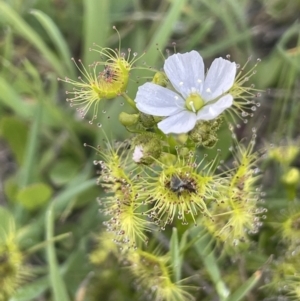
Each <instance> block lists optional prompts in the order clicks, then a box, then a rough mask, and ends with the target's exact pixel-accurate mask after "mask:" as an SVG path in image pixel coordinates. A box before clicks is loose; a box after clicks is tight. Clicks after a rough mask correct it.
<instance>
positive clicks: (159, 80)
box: [152, 71, 168, 87]
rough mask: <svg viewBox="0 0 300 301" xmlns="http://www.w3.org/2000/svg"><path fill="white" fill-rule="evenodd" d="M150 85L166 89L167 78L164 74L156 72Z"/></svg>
mask: <svg viewBox="0 0 300 301" xmlns="http://www.w3.org/2000/svg"><path fill="white" fill-rule="evenodd" d="M152 83H153V84H156V85H159V86H162V87H166V86H167V85H168V78H167V76H166V74H165V73H164V72H160V71H159V72H156V73H155V75H154V76H153V79H152Z"/></svg>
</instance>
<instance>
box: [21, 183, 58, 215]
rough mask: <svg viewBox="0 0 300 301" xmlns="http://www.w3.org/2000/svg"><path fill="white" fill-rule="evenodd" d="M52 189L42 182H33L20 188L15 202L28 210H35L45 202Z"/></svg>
mask: <svg viewBox="0 0 300 301" xmlns="http://www.w3.org/2000/svg"><path fill="white" fill-rule="evenodd" d="M52 193H53V191H52V188H51V187H50V186H48V185H46V184H44V183H35V184H31V185H29V186H27V187H24V188H22V189H21V190H20V191H19V192H18V194H17V202H18V203H20V204H22V205H23V206H24V207H25V208H27V209H28V210H36V209H38V208H40V207H42V206H43V205H44V204H46V203H47V202H48V201H49V199H50V197H51V195H52Z"/></svg>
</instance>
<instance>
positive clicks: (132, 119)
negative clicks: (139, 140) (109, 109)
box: [119, 112, 139, 126]
mask: <svg viewBox="0 0 300 301" xmlns="http://www.w3.org/2000/svg"><path fill="white" fill-rule="evenodd" d="M119 120H120V122H121V124H123V125H124V126H131V125H134V124H136V123H137V122H138V120H139V115H138V114H128V113H125V112H121V113H120V115H119Z"/></svg>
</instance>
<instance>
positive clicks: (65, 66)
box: [0, 0, 300, 301]
mask: <svg viewBox="0 0 300 301" xmlns="http://www.w3.org/2000/svg"><path fill="white" fill-rule="evenodd" d="M299 15H300V1H299V0H290V1H286V0H256V1H254V0H222V1H218V0H189V1H188V0H169V1H168V0H151V1H150V0H149V1H146V0H144V1H143V0H121V1H119V0H69V1H67V0H10V1H9V0H6V1H4V0H0V166H1V168H0V178H1V186H0V205H1V210H2V211H3V212H2V211H1V212H2V213H1V214H3V216H6V217H8V218H9V219H10V221H13V223H14V224H15V225H16V229H17V230H16V232H17V237H18V245H19V247H20V248H21V250H22V251H23V252H25V253H26V256H27V257H26V262H27V265H28V266H29V267H30V271H31V272H30V274H31V276H30V277H31V280H30V281H28V283H26V285H24V286H23V289H21V290H20V291H18V294H17V295H16V296H15V297H13V298H12V299H11V301H12V300H14V301H17V300H18V301H21V300H22V301H25V300H55V301H65V300H76V301H80V300H83V299H80V296H79V295H78V294H79V293H78V292H79V288H80V284H82V281H83V280H84V279H86V277H87V275H89V272H90V271H92V270H94V268H93V267H92V265H91V263H89V259H88V253H89V250H91V237H92V235H93V233H97V231H99V229H101V224H102V217H101V216H100V214H99V213H98V207H99V206H98V204H97V202H96V201H95V200H96V197H97V196H99V195H100V194H101V193H102V192H101V189H100V188H99V187H97V186H96V181H95V178H96V169H95V168H94V166H93V160H94V158H95V156H96V154H95V151H94V150H93V149H91V148H88V147H83V144H84V143H87V144H89V145H92V146H97V145H98V144H101V143H102V141H103V139H105V136H104V134H103V131H102V129H99V127H97V124H96V123H97V122H99V123H101V125H102V128H103V129H104V131H105V132H106V134H107V136H108V137H109V138H111V139H117V140H124V139H126V137H128V134H127V133H126V131H125V130H124V128H123V127H122V126H121V125H119V122H118V114H119V113H120V112H121V111H122V110H125V111H127V112H129V111H130V108H129V107H127V106H126V105H125V106H123V100H122V99H116V100H109V101H105V100H104V101H102V102H101V105H100V108H99V110H100V113H99V116H98V121H97V122H95V123H94V124H92V125H91V124H89V123H88V120H89V118H88V117H87V118H86V119H84V120H82V119H81V118H80V117H79V115H77V113H76V110H74V109H73V108H70V107H69V105H68V103H67V102H66V101H65V98H66V95H65V91H66V90H67V89H70V87H68V86H67V85H64V84H63V83H62V82H58V81H57V78H58V77H60V78H64V77H65V76H67V77H70V78H73V79H75V78H76V77H77V76H78V70H77V69H76V68H75V66H74V64H73V63H72V61H71V57H74V58H75V59H79V58H81V59H83V61H84V63H85V65H88V64H91V63H92V62H93V61H95V60H97V59H98V57H97V55H96V54H95V53H94V52H91V51H89V48H90V47H91V46H92V44H93V43H96V44H98V45H101V46H104V47H112V48H114V47H118V36H117V34H116V32H115V31H114V30H113V29H112V26H116V27H117V29H118V30H119V32H120V35H121V41H122V49H124V51H126V49H127V48H131V49H132V50H133V51H136V52H138V53H139V54H141V53H142V52H143V51H146V55H145V56H144V57H143V58H142V59H141V60H140V61H139V62H138V63H137V65H142V63H143V61H145V62H146V63H147V65H148V66H152V67H154V68H158V69H160V68H161V67H162V65H163V57H162V55H161V52H162V54H163V55H165V56H167V52H166V51H165V50H166V49H169V50H170V52H171V53H173V51H174V46H173V43H174V42H175V43H176V51H177V52H186V51H190V50H193V49H194V50H197V51H199V52H200V54H201V55H202V56H203V57H204V59H205V61H206V64H207V66H209V64H210V63H211V61H212V60H213V59H214V58H215V57H219V56H223V57H225V56H226V55H227V54H230V56H231V60H232V61H235V62H237V63H238V64H240V65H241V66H243V65H244V64H245V63H246V61H247V59H248V58H249V57H250V56H251V57H252V61H250V63H249V66H250V67H251V66H253V65H254V64H255V62H256V59H257V58H261V60H262V62H261V63H260V64H259V66H258V68H257V69H258V70H257V74H256V75H255V76H253V77H252V78H251V80H250V82H251V83H253V84H255V87H256V88H257V89H260V90H263V91H264V93H262V96H261V97H260V98H259V99H258V101H259V102H260V104H261V106H260V108H259V109H258V110H257V112H256V114H255V116H254V117H253V118H252V120H250V122H249V124H247V126H245V125H243V124H241V127H240V129H239V136H240V137H244V136H247V135H249V133H251V128H252V127H253V126H255V127H257V128H258V141H259V143H260V144H262V145H263V143H280V142H281V141H282V139H290V141H292V140H293V139H294V138H295V137H297V135H298V134H299V116H300V114H299V112H300V109H299V106H300V99H299V95H300V93H299V87H300V86H299V85H300V81H299V73H300V39H299V33H300V24H299V20H298V19H297V18H299ZM157 48H158V49H160V51H159V50H157ZM137 75H139V76H141V77H143V76H145V75H144V74H141V73H138V72H136V71H134V72H133V74H132V77H133V79H134V78H135V76H137ZM143 81H144V79H143V78H141V79H139V82H140V83H142V82H143ZM136 89H137V83H136V81H135V80H132V82H131V83H130V87H129V95H130V96H131V97H132V98H134V95H135V92H136ZM226 135H227V134H226V133H225V132H224V137H223V138H224V139H225V138H226ZM220 140H222V137H220ZM218 147H219V148H221V149H222V150H223V151H224V152H225V153H226V152H227V151H228V143H225V144H224V143H223V144H222V143H220V144H219V146H218ZM266 182H267V185H269V186H272V185H271V184H270V183H271V182H270V179H266ZM274 194H275V193H274ZM0 222H1V221H0ZM59 235H63V236H62V237H59ZM53 236H58V238H57V239H58V240H59V242H58V243H57V244H55V245H54V241H53ZM45 240H48V242H47V243H45ZM45 250H46V252H45ZM107 273H110V274H108V275H104V276H103V275H102V276H103V277H102V278H101V279H102V280H101V283H102V284H101V285H100V286H101V287H103V288H104V289H103V290H102V291H101V293H100V295H99V297H98V299H93V300H135V299H134V297H133V296H134V295H133V292H132V288H130V284H129V280H128V279H127V278H126V272H123V274H122V273H121V276H120V279H119V280H116V275H118V273H119V271H118V268H116V267H115V269H114V270H109V272H107ZM61 275H62V276H61ZM98 276H99V275H98ZM98 276H97V277H98ZM0 277H1V275H0ZM61 277H63V278H61ZM99 277H100V276H99ZM105 279H106V280H107V281H106V282H105ZM111 279H114V281H115V282H111ZM0 290H1V288H0ZM51 296H52V297H51ZM78 296H79V297H78ZM119 296H123V297H122V299H120V297H119ZM86 298H87V297H86ZM84 300H88V299H84ZM89 300H92V299H89ZM253 300H255V299H253ZM257 300H258V299H257Z"/></svg>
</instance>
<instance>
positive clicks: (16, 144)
mask: <svg viewBox="0 0 300 301" xmlns="http://www.w3.org/2000/svg"><path fill="white" fill-rule="evenodd" d="M0 131H1V136H2V137H3V138H4V139H5V140H6V141H7V143H8V145H9V147H10V149H11V150H12V152H13V154H14V156H15V158H16V161H17V163H18V164H19V165H22V163H23V160H24V155H25V149H24V145H26V143H27V137H28V128H27V125H26V123H25V122H23V121H22V120H20V119H19V118H17V117H3V118H2V120H1V124H0Z"/></svg>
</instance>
